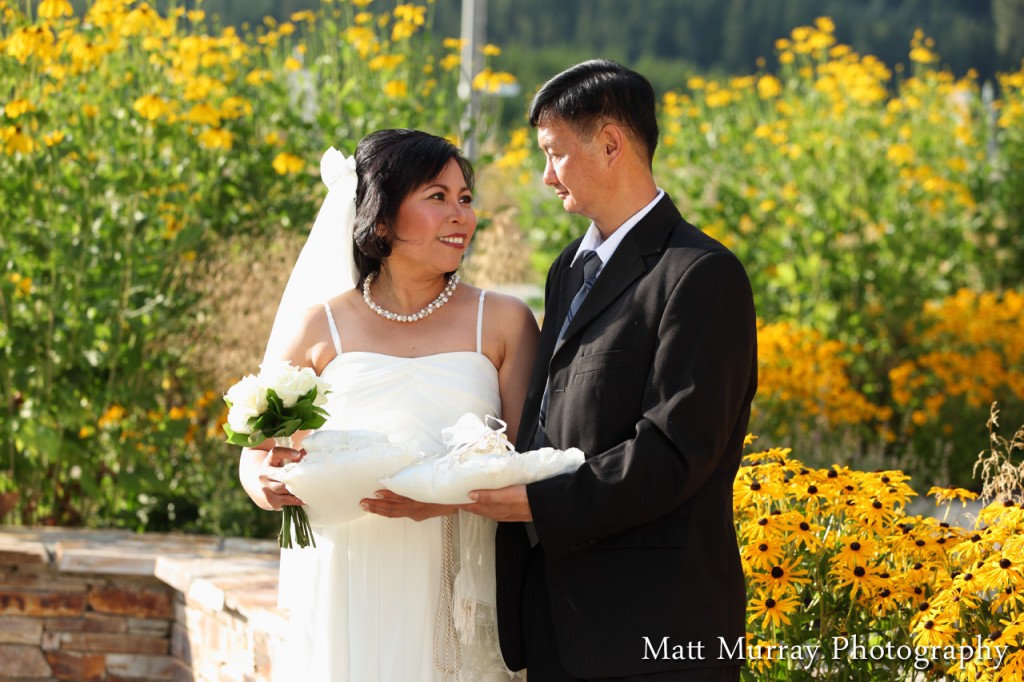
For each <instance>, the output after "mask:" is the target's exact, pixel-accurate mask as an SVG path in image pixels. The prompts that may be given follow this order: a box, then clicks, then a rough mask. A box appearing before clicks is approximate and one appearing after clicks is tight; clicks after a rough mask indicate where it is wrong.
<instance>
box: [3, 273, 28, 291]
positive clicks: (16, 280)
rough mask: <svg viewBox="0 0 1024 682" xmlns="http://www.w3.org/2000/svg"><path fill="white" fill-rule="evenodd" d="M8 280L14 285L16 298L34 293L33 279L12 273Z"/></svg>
mask: <svg viewBox="0 0 1024 682" xmlns="http://www.w3.org/2000/svg"><path fill="white" fill-rule="evenodd" d="M7 280H8V281H9V282H10V283H11V284H13V285H14V293H15V295H16V296H28V295H29V294H31V293H32V278H31V277H24V276H22V275H19V274H18V273H16V272H12V273H11V274H9V275H8V276H7Z"/></svg>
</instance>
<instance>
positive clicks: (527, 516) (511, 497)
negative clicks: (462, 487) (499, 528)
mask: <svg viewBox="0 0 1024 682" xmlns="http://www.w3.org/2000/svg"><path fill="white" fill-rule="evenodd" d="M469 497H470V499H471V500H474V502H473V503H472V504H464V505H461V506H460V507H459V508H460V509H462V510H464V511H468V512H472V513H474V514H479V515H480V516H486V517H487V518H489V519H494V520H495V521H533V513H532V512H531V511H530V500H529V499H528V498H527V497H526V486H525V485H510V486H507V487H505V488H498V489H496V490H474V491H473V492H471V493H470V494H469Z"/></svg>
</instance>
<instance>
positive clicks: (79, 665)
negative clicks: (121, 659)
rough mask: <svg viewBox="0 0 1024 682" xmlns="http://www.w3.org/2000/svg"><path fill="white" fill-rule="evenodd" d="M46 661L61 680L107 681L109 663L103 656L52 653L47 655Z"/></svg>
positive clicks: (64, 652) (62, 652)
mask: <svg viewBox="0 0 1024 682" xmlns="http://www.w3.org/2000/svg"><path fill="white" fill-rule="evenodd" d="M46 660H47V661H48V662H49V663H50V667H51V668H52V669H53V674H54V676H55V677H56V678H57V679H59V680H74V682H102V680H104V679H106V673H107V661H106V657H105V656H104V655H103V654H83V653H77V652H74V651H51V652H49V653H47V654H46Z"/></svg>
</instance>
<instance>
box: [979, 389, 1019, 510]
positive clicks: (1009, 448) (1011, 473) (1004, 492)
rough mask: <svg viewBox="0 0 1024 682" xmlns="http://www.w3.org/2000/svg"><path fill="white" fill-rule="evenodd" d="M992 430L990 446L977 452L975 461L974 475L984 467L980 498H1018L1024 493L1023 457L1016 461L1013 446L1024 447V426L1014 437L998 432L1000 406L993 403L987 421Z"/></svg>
mask: <svg viewBox="0 0 1024 682" xmlns="http://www.w3.org/2000/svg"><path fill="white" fill-rule="evenodd" d="M986 426H987V427H988V432H989V450H988V451H987V452H986V451H984V450H983V451H982V452H981V453H979V454H978V461H977V462H975V464H974V476H975V477H977V476H978V470H979V469H980V470H981V480H982V489H981V496H980V498H981V500H982V501H983V502H986V503H987V502H993V501H995V502H1007V501H1014V500H1016V499H1019V498H1020V497H1021V495H1022V493H1024V461H1021V462H1019V463H1014V461H1013V455H1014V450H1022V451H1024V426H1021V427H1020V428H1019V429H1017V432H1016V433H1015V434H1013V438H1011V439H1010V440H1007V439H1006V438H1004V437H1003V436H1001V435H999V433H998V432H997V431H996V429H998V428H999V410H998V409H997V404H996V403H992V407H991V408H990V410H989V418H988V422H987V423H986Z"/></svg>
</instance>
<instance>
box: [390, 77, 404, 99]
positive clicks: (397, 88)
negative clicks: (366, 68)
mask: <svg viewBox="0 0 1024 682" xmlns="http://www.w3.org/2000/svg"><path fill="white" fill-rule="evenodd" d="M384 94H385V95H387V96H388V97H391V98H392V99H403V98H404V97H406V96H407V95H408V94H409V86H408V84H407V83H406V82H405V81H402V80H390V81H388V82H387V83H385V84H384Z"/></svg>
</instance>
